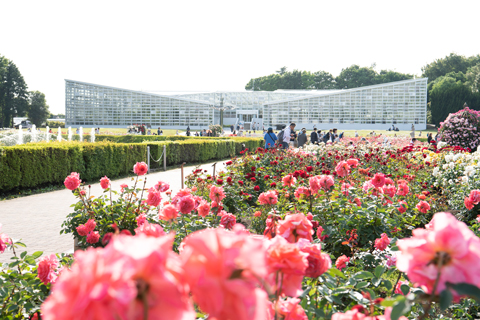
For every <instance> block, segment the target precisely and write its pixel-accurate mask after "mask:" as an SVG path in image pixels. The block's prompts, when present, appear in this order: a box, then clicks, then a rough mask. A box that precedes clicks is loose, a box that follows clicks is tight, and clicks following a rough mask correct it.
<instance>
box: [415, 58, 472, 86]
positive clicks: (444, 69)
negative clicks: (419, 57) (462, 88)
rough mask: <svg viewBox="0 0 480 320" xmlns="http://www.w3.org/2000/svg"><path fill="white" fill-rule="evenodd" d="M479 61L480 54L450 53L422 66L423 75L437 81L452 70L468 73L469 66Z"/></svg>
mask: <svg viewBox="0 0 480 320" xmlns="http://www.w3.org/2000/svg"><path fill="white" fill-rule="evenodd" d="M479 62H480V55H476V56H471V57H469V58H466V57H465V56H461V55H458V54H456V53H450V55H448V56H446V57H445V58H441V59H436V60H435V61H433V62H432V63H429V64H427V65H426V66H424V67H422V73H423V74H422V76H423V77H428V81H435V79H437V78H438V77H441V76H444V75H446V74H447V73H450V72H455V73H456V72H463V73H466V72H467V70H468V68H470V67H472V66H474V65H476V64H477V63H479Z"/></svg>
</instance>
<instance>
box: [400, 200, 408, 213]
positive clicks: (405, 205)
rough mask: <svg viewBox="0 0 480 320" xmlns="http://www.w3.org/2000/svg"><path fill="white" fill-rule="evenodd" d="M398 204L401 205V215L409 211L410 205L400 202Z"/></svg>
mask: <svg viewBox="0 0 480 320" xmlns="http://www.w3.org/2000/svg"><path fill="white" fill-rule="evenodd" d="M398 204H399V205H400V206H399V207H398V208H397V209H398V211H400V213H404V212H405V211H407V207H408V204H407V203H406V202H405V201H403V200H402V201H398Z"/></svg>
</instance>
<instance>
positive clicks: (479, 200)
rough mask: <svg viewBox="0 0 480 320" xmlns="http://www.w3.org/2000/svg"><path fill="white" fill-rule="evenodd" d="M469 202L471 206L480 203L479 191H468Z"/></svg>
mask: <svg viewBox="0 0 480 320" xmlns="http://www.w3.org/2000/svg"><path fill="white" fill-rule="evenodd" d="M468 198H469V199H470V201H471V202H472V203H473V204H479V203H480V190H472V191H470V195H469V196H468Z"/></svg>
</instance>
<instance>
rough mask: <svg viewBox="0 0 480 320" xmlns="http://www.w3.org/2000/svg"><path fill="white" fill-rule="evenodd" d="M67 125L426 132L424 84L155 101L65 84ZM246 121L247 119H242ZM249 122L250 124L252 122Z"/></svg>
mask: <svg viewBox="0 0 480 320" xmlns="http://www.w3.org/2000/svg"><path fill="white" fill-rule="evenodd" d="M65 81H66V83H65V108H66V114H65V115H66V124H67V125H71V126H84V127H89V126H90V127H93V126H101V127H125V126H128V125H131V124H140V123H143V124H147V125H151V126H152V127H157V126H162V127H171V128H185V127H186V126H188V125H190V127H191V128H202V127H207V126H208V125H209V124H213V123H215V124H217V123H219V111H218V110H214V107H217V106H218V105H220V103H222V104H223V106H225V107H226V108H227V110H226V111H225V112H224V118H226V119H227V120H230V121H225V122H224V123H225V124H233V123H235V120H236V119H237V118H240V119H249V120H248V121H251V122H253V121H257V123H261V124H263V125H264V126H265V127H267V126H271V125H282V124H283V125H284V124H287V123H289V122H295V123H297V126H299V127H305V128H313V127H314V126H317V127H318V128H324V127H325V128H326V126H327V125H328V127H336V128H338V129H340V130H341V129H386V128H387V127H390V126H391V125H392V124H394V125H395V126H396V127H398V128H399V129H401V130H408V129H410V128H411V125H412V124H415V127H416V128H417V129H425V128H426V112H427V110H426V107H427V79H426V78H422V79H412V80H405V81H397V82H391V83H385V84H379V85H373V86H368V87H360V88H355V89H347V90H336V91H332V90H325V91H322V90H291V91H289V90H277V91H273V92H272V91H245V92H207V93H190V94H177V95H160V94H155V93H148V92H140V91H133V90H126V89H119V88H113V87H107V86H102V85H96V84H91V83H85V82H79V81H72V80H65ZM245 115H250V118H246V117H245ZM252 119H253V121H252Z"/></svg>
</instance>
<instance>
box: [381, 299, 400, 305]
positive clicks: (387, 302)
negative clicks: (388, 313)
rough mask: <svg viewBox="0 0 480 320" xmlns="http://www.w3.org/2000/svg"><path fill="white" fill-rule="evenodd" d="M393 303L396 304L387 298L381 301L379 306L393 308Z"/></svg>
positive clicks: (393, 300)
mask: <svg viewBox="0 0 480 320" xmlns="http://www.w3.org/2000/svg"><path fill="white" fill-rule="evenodd" d="M395 302H397V299H393V298H387V299H384V300H383V301H382V303H381V305H382V306H384V307H393V305H394V304H395Z"/></svg>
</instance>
